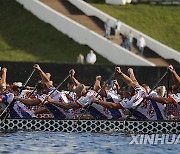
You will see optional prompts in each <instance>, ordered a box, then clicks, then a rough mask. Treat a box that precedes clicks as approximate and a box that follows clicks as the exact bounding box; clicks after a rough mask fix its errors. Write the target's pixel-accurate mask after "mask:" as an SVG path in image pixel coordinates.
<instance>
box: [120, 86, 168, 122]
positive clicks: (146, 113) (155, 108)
mask: <svg viewBox="0 0 180 154" xmlns="http://www.w3.org/2000/svg"><path fill="white" fill-rule="evenodd" d="M146 95H147V92H146V91H145V90H144V89H143V88H142V87H140V86H139V87H135V94H134V95H133V96H132V97H128V98H126V99H124V100H123V101H121V102H120V105H121V106H122V107H123V108H125V109H134V108H135V107H136V106H137V105H138V104H139V103H141V102H142V101H143V103H141V105H140V106H139V107H138V108H137V110H136V111H134V112H133V116H134V117H136V118H137V119H138V120H165V119H166V115H165V107H164V105H162V104H160V103H157V102H155V101H152V100H143V99H144V97H145V96H146ZM150 95H151V94H150ZM153 95H155V93H153ZM156 96H157V95H156Z"/></svg>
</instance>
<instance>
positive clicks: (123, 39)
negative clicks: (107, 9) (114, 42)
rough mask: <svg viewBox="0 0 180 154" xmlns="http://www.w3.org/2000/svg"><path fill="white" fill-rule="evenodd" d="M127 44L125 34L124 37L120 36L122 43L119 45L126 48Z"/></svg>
mask: <svg viewBox="0 0 180 154" xmlns="http://www.w3.org/2000/svg"><path fill="white" fill-rule="evenodd" d="M127 43H128V40H127V32H125V33H124V35H122V43H121V46H122V47H124V48H127Z"/></svg>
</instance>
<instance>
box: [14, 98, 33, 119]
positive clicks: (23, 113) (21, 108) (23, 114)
mask: <svg viewBox="0 0 180 154" xmlns="http://www.w3.org/2000/svg"><path fill="white" fill-rule="evenodd" d="M13 109H14V111H15V112H16V113H17V114H18V116H19V117H20V118H35V117H36V116H35V114H34V113H33V112H32V111H31V110H30V109H29V108H28V107H27V106H26V105H24V104H23V103H21V102H20V101H16V102H15V103H14V106H13Z"/></svg>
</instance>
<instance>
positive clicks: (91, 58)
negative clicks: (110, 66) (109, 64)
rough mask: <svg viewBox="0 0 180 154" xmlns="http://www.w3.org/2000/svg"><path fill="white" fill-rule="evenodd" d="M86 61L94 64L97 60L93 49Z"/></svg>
mask: <svg viewBox="0 0 180 154" xmlns="http://www.w3.org/2000/svg"><path fill="white" fill-rule="evenodd" d="M86 62H87V63H88V64H94V63H95V62H96V54H95V53H94V51H93V50H90V51H89V53H88V54H87V56H86Z"/></svg>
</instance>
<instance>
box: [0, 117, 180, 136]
mask: <svg viewBox="0 0 180 154" xmlns="http://www.w3.org/2000/svg"><path fill="white" fill-rule="evenodd" d="M0 130H1V131H8V130H26V131H63V132H123V133H143V134H152V133H158V134H159V133H160V134H161V133H165V134H179V133H180V121H127V120H58V119H57V120H56V119H6V121H4V122H1V125H0Z"/></svg>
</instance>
